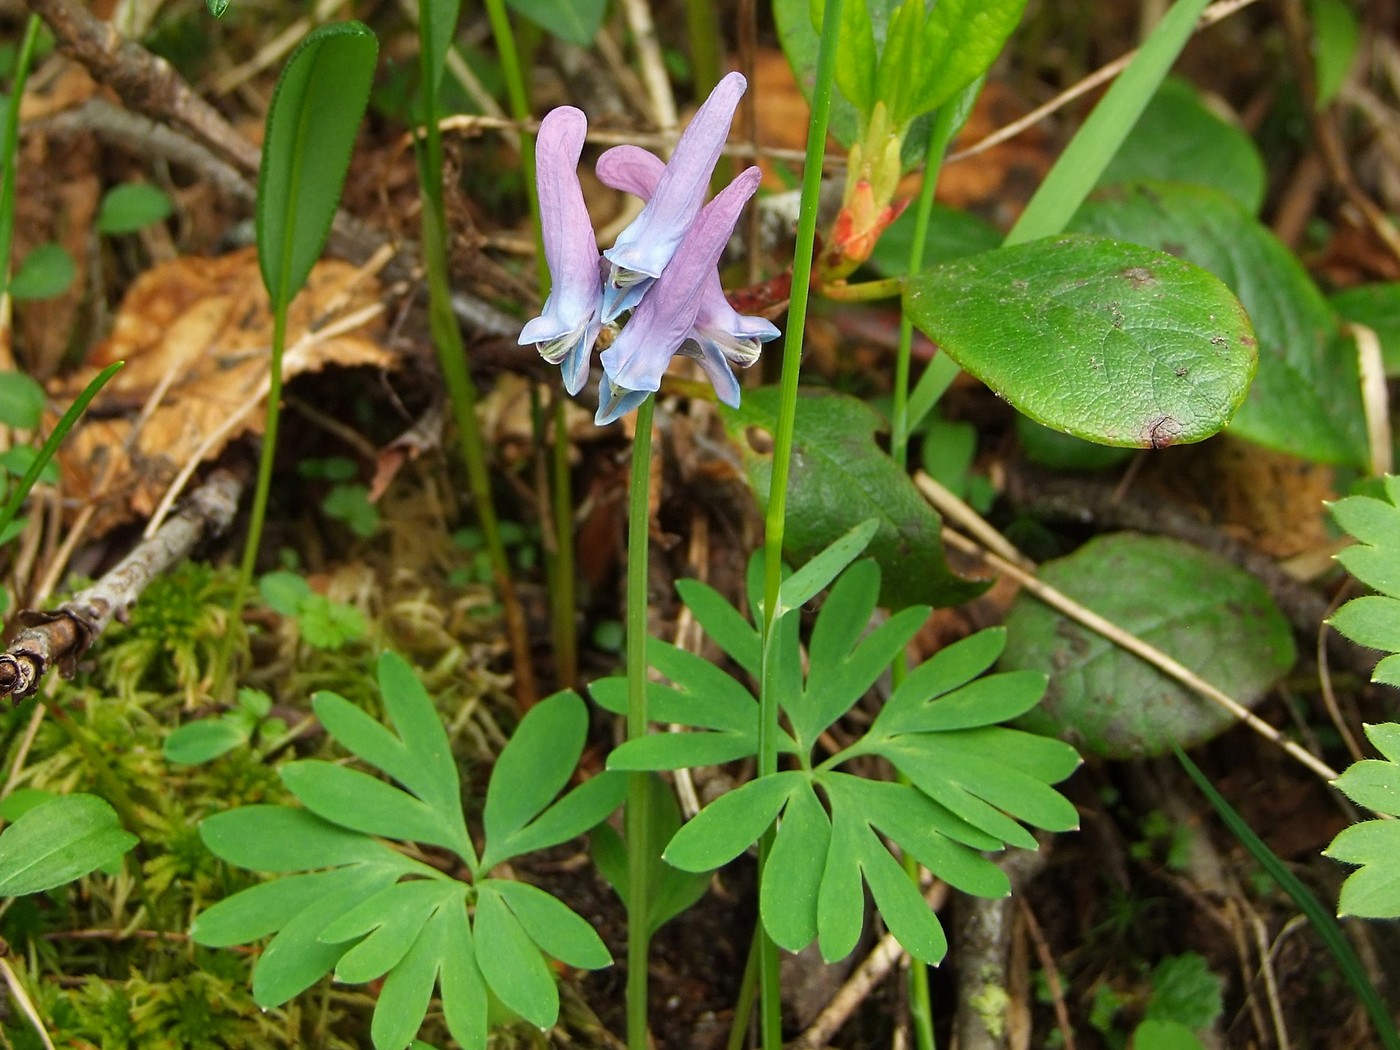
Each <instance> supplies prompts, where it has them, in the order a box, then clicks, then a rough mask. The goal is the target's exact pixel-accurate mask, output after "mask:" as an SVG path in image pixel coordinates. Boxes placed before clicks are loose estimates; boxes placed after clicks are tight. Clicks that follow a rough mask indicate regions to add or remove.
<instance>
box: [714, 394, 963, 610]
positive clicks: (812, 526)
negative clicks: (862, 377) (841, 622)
mask: <svg viewBox="0 0 1400 1050" xmlns="http://www.w3.org/2000/svg"><path fill="white" fill-rule="evenodd" d="M778 393H779V392H778V389H777V388H776V387H762V388H760V389H758V390H754V391H751V392H746V393H745V394H744V401H743V404H742V405H740V406H739V408H738V409H721V410H720V415H721V418H722V419H723V420H724V425H725V428H726V429H727V430H728V431H729V434H730V437H731V438H732V439H733V440H734V441H735V442H737V443H738V445H739V447H740V449H741V451H742V453H743V456H744V467H745V470H746V472H747V474H748V478H749V484H750V485H751V486H752V487H753V489H754V492H755V493H756V494H757V496H758V499H759V502H760V503H764V504H766V503H767V502H768V488H769V484H770V481H771V478H772V473H773V455H772V434H773V433H774V432H775V431H776V430H777V408H778ZM883 425H884V424H883V421H882V420H881V418H880V416H879V414H878V413H876V411H875V410H874V409H872V408H870V407H869V406H868V405H866V404H865V403H864V402H862V401H858V400H856V399H855V398H853V397H847V396H846V395H844V394H837V393H833V392H831V391H829V390H814V389H802V390H799V391H798V397H797V420H796V425H795V430H794V435H793V455H792V470H791V474H790V475H789V479H788V504H787V505H788V524H787V531H786V532H785V533H784V550H783V554H784V556H785V557H788V558H791V559H792V560H793V561H794V562H795V563H798V564H801V563H803V562H805V561H806V560H807V559H808V558H811V557H813V556H814V555H816V554H817V553H818V552H819V551H821V550H823V549H825V548H826V547H827V545H828V544H830V543H832V542H834V541H835V540H837V539H839V538H840V537H841V536H843V535H845V534H846V533H847V532H849V531H850V530H851V529H852V528H854V527H855V526H856V525H858V524H859V523H861V522H862V521H864V520H865V519H866V518H868V517H869V516H870V514H871V513H872V512H874V513H875V515H876V517H877V518H878V519H879V523H880V525H879V529H878V531H877V532H876V533H875V538H874V539H872V540H871V541H870V545H869V547H867V548H866V553H867V554H868V555H869V556H870V557H873V558H874V559H875V560H876V561H877V562H879V563H880V568H881V569H882V570H883V577H882V581H883V582H882V585H881V591H880V600H881V604H883V605H885V606H888V607H889V608H892V609H902V608H904V607H906V606H909V605H934V606H946V605H956V604H958V603H959V602H963V601H967V600H968V599H970V598H973V597H975V596H976V595H978V594H980V593H981V592H982V591H983V590H985V589H986V587H985V585H984V584H980V583H973V582H971V581H969V580H964V579H962V578H961V577H959V576H957V575H955V574H954V573H953V571H952V570H951V569H949V568H948V564H947V562H946V561H945V559H944V557H943V541H942V539H941V535H940V533H941V528H942V521H941V519H940V518H939V516H938V514H937V513H936V512H935V511H934V510H933V508H932V507H930V506H929V505H928V501H927V500H925V499H924V497H923V496H922V495H920V493H919V490H918V489H917V488H915V487H914V483H913V481H912V480H911V479H910V478H909V475H908V473H907V472H905V471H904V470H902V469H901V468H900V467H899V465H898V464H896V463H895V461H894V460H893V459H891V458H890V457H889V455H888V454H887V453H886V452H885V451H884V450H883V449H881V448H880V446H879V445H878V444H877V443H876V441H875V434H876V432H877V431H878V430H879V429H881V427H882V426H883Z"/></svg>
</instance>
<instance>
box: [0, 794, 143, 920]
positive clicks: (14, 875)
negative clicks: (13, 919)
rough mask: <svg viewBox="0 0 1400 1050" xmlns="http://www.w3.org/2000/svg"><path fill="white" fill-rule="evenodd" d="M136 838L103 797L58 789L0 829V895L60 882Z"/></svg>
mask: <svg viewBox="0 0 1400 1050" xmlns="http://www.w3.org/2000/svg"><path fill="white" fill-rule="evenodd" d="M136 843H137V838H136V836H135V835H133V834H132V833H131V832H129V831H127V830H125V829H124V828H123V827H122V825H121V820H120V819H119V818H118V817H117V813H116V810H114V809H113V808H112V807H111V806H110V805H109V804H108V803H107V802H106V801H105V800H104V799H100V798H98V797H97V796H96V795H57V796H55V797H53V798H50V799H48V800H47V801H44V802H41V803H40V804H39V805H37V806H35V807H34V808H33V809H31V810H29V811H28V812H26V813H25V814H24V815H23V816H22V817H20V818H19V819H18V820H16V821H15V822H14V823H13V824H11V825H10V826H9V827H7V828H6V829H5V831H4V833H3V834H0V897H18V896H20V895H21V894H25V893H37V892H39V891H40V890H48V889H53V888H54V887H55V886H62V885H63V884H64V883H66V882H72V881H73V880H74V879H76V878H81V877H82V876H84V875H86V874H88V873H89V872H91V871H93V870H94V869H96V868H100V867H102V866H103V865H105V864H109V863H111V862H112V861H114V860H116V859H117V858H119V857H121V855H122V854H123V853H125V852H126V851H127V850H129V849H131V847H132V846H134V845H136Z"/></svg>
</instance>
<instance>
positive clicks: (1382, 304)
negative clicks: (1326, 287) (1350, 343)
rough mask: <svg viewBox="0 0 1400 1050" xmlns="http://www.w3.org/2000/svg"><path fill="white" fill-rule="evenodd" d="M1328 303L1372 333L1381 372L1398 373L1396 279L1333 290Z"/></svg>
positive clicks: (1399, 296)
mask: <svg viewBox="0 0 1400 1050" xmlns="http://www.w3.org/2000/svg"><path fill="white" fill-rule="evenodd" d="M1329 303H1330V304H1331V307H1332V309H1334V310H1336V311H1337V313H1339V314H1340V315H1341V316H1342V317H1343V318H1344V319H1345V320H1347V321H1350V322H1351V323H1352V324H1363V325H1365V326H1366V327H1367V328H1369V329H1371V331H1373V332H1375V333H1376V338H1377V339H1379V340H1380V343H1381V358H1382V359H1383V360H1384V361H1385V374H1386V375H1387V376H1391V377H1394V376H1397V375H1400V281H1384V282H1380V283H1377V284H1361V285H1357V286H1356V287H1355V288H1348V289H1346V290H1345V291H1342V292H1337V293H1336V294H1335V295H1333V296H1332V297H1331V299H1330V300H1329Z"/></svg>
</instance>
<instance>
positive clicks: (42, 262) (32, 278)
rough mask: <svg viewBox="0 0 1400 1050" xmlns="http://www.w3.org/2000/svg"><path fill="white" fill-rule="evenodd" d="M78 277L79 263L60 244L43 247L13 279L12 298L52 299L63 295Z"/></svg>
mask: <svg viewBox="0 0 1400 1050" xmlns="http://www.w3.org/2000/svg"><path fill="white" fill-rule="evenodd" d="M77 276H78V267H77V264H76V263H74V262H73V257H72V256H71V255H69V254H68V249H67V248H65V247H63V245H61V244H53V243H49V244H41V245H39V246H38V247H37V248H35V249H33V250H32V251H31V252H30V253H29V254H28V255H26V256H25V257H24V259H23V261H21V262H20V264H19V267H18V268H17V269H16V270H15V275H14V276H13V277H11V278H10V298H11V299H14V300H16V301H23V300H26V299H52V298H53V297H54V296H56V295H62V294H63V293H64V292H66V291H67V290H68V289H69V287H70V286H71V285H72V284H73V280H74V278H76V277H77Z"/></svg>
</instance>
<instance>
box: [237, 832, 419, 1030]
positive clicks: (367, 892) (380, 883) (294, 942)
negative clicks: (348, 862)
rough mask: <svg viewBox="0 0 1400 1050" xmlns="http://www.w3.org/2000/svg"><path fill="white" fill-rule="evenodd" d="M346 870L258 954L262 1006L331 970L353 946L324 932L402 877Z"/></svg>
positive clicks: (390, 871) (371, 868)
mask: <svg viewBox="0 0 1400 1050" xmlns="http://www.w3.org/2000/svg"><path fill="white" fill-rule="evenodd" d="M234 812H238V811H237V810H234ZM347 871H348V874H346V875H345V877H344V880H345V881H344V884H343V885H341V886H340V887H339V888H338V889H336V890H335V891H333V892H330V893H326V894H324V895H323V896H321V897H318V898H317V899H316V900H315V901H313V902H312V903H311V904H310V905H308V906H307V907H306V908H304V909H303V910H301V911H299V912H297V914H296V915H294V916H292V918H290V919H289V920H288V921H287V922H286V923H285V924H284V925H283V926H282V928H281V929H280V930H279V931H278V932H277V935H276V936H275V937H273V938H272V940H271V941H270V942H268V945H267V947H266V948H265V949H263V952H262V954H261V955H260V956H258V961H257V964H256V965H255V966H254V967H253V1001H254V1002H256V1003H257V1004H258V1005H259V1006H261V1007H262V1008H263V1009H265V1010H270V1009H272V1008H273V1007H276V1006H281V1005H282V1004H283V1003H285V1002H286V1001H287V1000H289V999H291V998H292V997H293V996H296V995H299V994H301V993H302V992H304V991H306V989H308V988H310V987H311V986H312V985H313V984H315V983H316V982H317V981H319V980H320V979H321V978H322V977H324V976H325V975H326V974H328V973H330V972H331V969H332V968H333V967H334V966H335V964H336V962H337V961H338V960H339V959H340V957H341V955H343V954H344V953H345V950H346V949H347V948H348V947H349V944H347V943H341V944H327V943H326V942H325V941H322V940H321V932H322V931H323V930H324V929H325V928H326V927H327V926H328V925H329V924H330V923H331V922H333V921H334V920H335V919H337V918H339V917H340V916H341V915H343V914H344V913H345V912H347V911H349V910H350V909H351V908H353V907H355V906H356V905H357V904H359V903H360V902H361V901H363V900H364V899H365V898H367V897H372V896H373V895H374V894H376V893H378V892H379V891H381V890H383V889H386V888H387V887H389V886H390V885H392V884H393V882H394V881H395V880H396V879H397V878H398V877H399V872H398V871H396V870H394V868H392V867H390V866H388V865H377V864H356V865H353V866H352V867H350V868H349V869H347Z"/></svg>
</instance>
